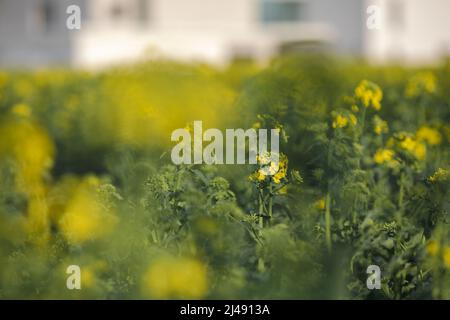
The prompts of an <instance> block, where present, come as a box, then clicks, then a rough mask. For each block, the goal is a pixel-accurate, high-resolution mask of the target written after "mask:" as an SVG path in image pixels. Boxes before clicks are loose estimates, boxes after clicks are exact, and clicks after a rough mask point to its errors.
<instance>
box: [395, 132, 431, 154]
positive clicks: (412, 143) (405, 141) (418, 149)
mask: <svg viewBox="0 0 450 320" xmlns="http://www.w3.org/2000/svg"><path fill="white" fill-rule="evenodd" d="M398 146H399V147H400V148H402V149H404V150H406V151H408V152H409V153H411V154H412V155H413V156H414V157H416V159H418V160H423V159H425V157H426V155H427V148H426V145H425V144H424V143H423V142H421V141H417V140H416V139H415V138H414V137H412V136H411V135H407V134H402V135H401V137H400V141H399V143H398Z"/></svg>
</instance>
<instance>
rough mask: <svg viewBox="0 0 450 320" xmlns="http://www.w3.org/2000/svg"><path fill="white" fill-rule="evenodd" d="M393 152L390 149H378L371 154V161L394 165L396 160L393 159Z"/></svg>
mask: <svg viewBox="0 0 450 320" xmlns="http://www.w3.org/2000/svg"><path fill="white" fill-rule="evenodd" d="M394 156H395V152H394V151H393V150H391V149H378V150H377V152H376V153H375V155H374V156H373V161H375V163H378V164H383V163H387V164H389V165H396V164H397V161H396V160H395V159H394Z"/></svg>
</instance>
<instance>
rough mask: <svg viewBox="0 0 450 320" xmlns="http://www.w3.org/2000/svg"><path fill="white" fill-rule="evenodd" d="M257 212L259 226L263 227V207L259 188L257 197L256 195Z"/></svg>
mask: <svg viewBox="0 0 450 320" xmlns="http://www.w3.org/2000/svg"><path fill="white" fill-rule="evenodd" d="M258 204H259V208H258V214H259V227H260V228H261V229H262V228H264V217H263V215H264V208H263V197H262V194H261V190H259V197H258Z"/></svg>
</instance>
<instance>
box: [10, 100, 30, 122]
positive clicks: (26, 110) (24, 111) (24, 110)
mask: <svg viewBox="0 0 450 320" xmlns="http://www.w3.org/2000/svg"><path fill="white" fill-rule="evenodd" d="M11 112H12V113H13V114H14V115H17V116H21V117H24V118H28V117H29V116H31V109H30V107H29V106H28V105H26V104H24V103H19V104H16V105H15V106H14V107H12V109H11Z"/></svg>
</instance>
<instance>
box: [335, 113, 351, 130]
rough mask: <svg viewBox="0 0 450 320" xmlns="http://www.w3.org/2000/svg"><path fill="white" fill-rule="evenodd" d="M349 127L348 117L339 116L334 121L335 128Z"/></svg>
mask: <svg viewBox="0 0 450 320" xmlns="http://www.w3.org/2000/svg"><path fill="white" fill-rule="evenodd" d="M347 125H348V119H347V117H344V116H342V115H340V114H338V115H337V116H336V117H335V118H334V121H333V128H334V129H336V128H345V127H346V126H347Z"/></svg>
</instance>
